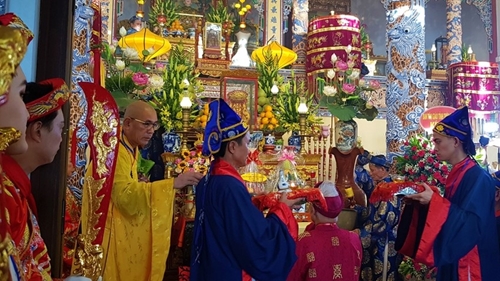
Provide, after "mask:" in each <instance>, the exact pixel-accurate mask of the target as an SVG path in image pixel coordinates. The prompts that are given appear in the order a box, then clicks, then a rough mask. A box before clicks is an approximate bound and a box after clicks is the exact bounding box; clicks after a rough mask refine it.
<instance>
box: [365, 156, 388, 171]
mask: <svg viewBox="0 0 500 281" xmlns="http://www.w3.org/2000/svg"><path fill="white" fill-rule="evenodd" d="M370 163H371V164H374V165H376V166H380V167H384V168H387V169H389V168H390V167H391V163H390V162H389V161H387V158H385V156H384V155H375V156H371V157H370Z"/></svg>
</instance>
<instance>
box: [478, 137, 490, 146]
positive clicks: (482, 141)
mask: <svg viewBox="0 0 500 281" xmlns="http://www.w3.org/2000/svg"><path fill="white" fill-rule="evenodd" d="M489 143H490V139H489V138H487V137H485V136H480V137H479V144H480V145H481V146H487V145H488V144H489Z"/></svg>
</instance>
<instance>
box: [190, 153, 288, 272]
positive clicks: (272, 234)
mask: <svg viewBox="0 0 500 281" xmlns="http://www.w3.org/2000/svg"><path fill="white" fill-rule="evenodd" d="M217 161H219V163H217ZM206 179H207V178H206V177H205V178H204V179H202V180H201V181H200V182H199V184H198V186H197V188H196V218H195V228H194V233H195V237H194V245H193V248H192V255H191V274H190V280H194V281H199V280H217V281H223V280H228V281H237V280H242V271H245V272H246V273H247V274H249V275H250V276H251V277H253V278H254V279H255V280H258V281H266V280H269V281H271V280H273V281H279V280H286V278H287V276H288V273H289V272H290V270H291V269H292V267H293V265H294V263H295V261H296V259H297V257H296V255H295V241H294V240H293V238H292V236H291V235H290V234H289V232H288V229H287V227H286V225H285V224H284V223H283V222H282V221H281V220H280V218H279V217H278V216H277V215H275V214H274V213H271V211H270V213H269V214H268V216H267V217H264V216H263V214H262V212H260V211H259V210H258V209H257V208H256V207H255V206H254V205H253V204H252V201H251V197H250V194H249V193H248V191H247V189H246V187H245V185H244V184H243V182H242V180H241V178H240V177H239V175H238V173H237V172H236V170H235V169H234V168H233V167H231V166H229V164H227V163H226V162H223V161H222V160H216V161H214V162H212V167H211V173H210V176H209V177H208V183H207V184H206V185H205V181H206ZM280 204H282V203H280ZM282 205H284V204H282ZM285 208H286V209H287V210H285V211H289V212H290V215H291V211H290V209H289V208H288V207H285ZM201 213H203V215H201ZM292 218H293V215H292Z"/></svg>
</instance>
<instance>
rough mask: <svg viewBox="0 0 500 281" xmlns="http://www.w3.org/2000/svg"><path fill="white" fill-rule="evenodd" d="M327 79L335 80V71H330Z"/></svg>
mask: <svg viewBox="0 0 500 281" xmlns="http://www.w3.org/2000/svg"><path fill="white" fill-rule="evenodd" d="M326 77H328V78H330V79H333V78H335V71H334V70H333V69H330V70H328V72H327V73H326Z"/></svg>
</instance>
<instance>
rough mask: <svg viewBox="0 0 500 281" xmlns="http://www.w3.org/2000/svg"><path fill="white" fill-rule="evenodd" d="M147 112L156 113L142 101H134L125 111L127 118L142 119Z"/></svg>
mask: <svg viewBox="0 0 500 281" xmlns="http://www.w3.org/2000/svg"><path fill="white" fill-rule="evenodd" d="M145 112H146V113H151V112H155V109H154V108H153V106H151V105H150V104H149V103H147V102H144V101H140V100H138V101H134V102H133V103H131V104H129V106H127V109H125V118H127V117H129V118H130V117H131V118H138V119H140V118H141V115H142V114H144V113H145ZM155 114H156V113H155Z"/></svg>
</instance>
